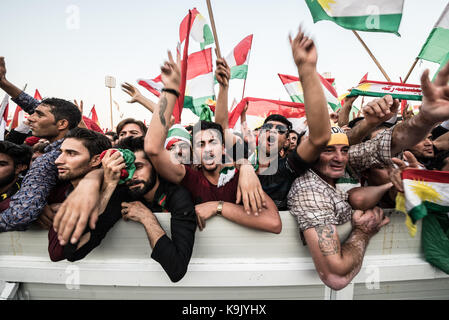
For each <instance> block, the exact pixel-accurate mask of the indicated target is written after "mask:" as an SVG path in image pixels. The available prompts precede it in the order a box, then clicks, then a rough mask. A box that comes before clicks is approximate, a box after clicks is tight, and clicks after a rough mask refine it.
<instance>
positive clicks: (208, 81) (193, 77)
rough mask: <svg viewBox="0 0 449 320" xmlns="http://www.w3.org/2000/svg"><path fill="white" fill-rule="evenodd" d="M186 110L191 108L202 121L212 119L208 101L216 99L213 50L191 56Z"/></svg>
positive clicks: (185, 103)
mask: <svg viewBox="0 0 449 320" xmlns="http://www.w3.org/2000/svg"><path fill="white" fill-rule="evenodd" d="M187 65H188V67H187V77H186V79H187V81H186V90H185V98H184V108H189V109H190V110H192V112H193V113H194V114H196V115H197V116H199V117H200V119H202V120H206V119H209V120H210V119H211V116H212V115H211V111H210V109H209V107H208V106H207V102H206V101H208V100H214V99H215V92H214V74H213V69H212V49H211V48H207V49H205V50H202V51H198V52H195V53H192V54H191V55H189V58H188V62H187Z"/></svg>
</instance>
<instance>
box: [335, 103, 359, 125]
mask: <svg viewBox="0 0 449 320" xmlns="http://www.w3.org/2000/svg"><path fill="white" fill-rule="evenodd" d="M357 98H358V96H354V97H349V98H346V99H345V103H344V104H343V106H342V107H341V110H340V112H339V114H338V126H339V127H343V126H347V125H348V123H349V113H350V112H351V109H352V105H353V104H354V101H355V99H357Z"/></svg>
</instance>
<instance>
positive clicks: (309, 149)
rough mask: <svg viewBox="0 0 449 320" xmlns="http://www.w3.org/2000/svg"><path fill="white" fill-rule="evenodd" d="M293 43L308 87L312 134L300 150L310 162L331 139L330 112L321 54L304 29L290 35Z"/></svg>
mask: <svg viewBox="0 0 449 320" xmlns="http://www.w3.org/2000/svg"><path fill="white" fill-rule="evenodd" d="M290 44H291V47H292V53H293V59H294V61H295V64H296V66H297V67H298V73H299V78H300V80H301V85H302V88H303V91H304V104H305V109H306V119H307V123H308V126H309V137H308V138H306V139H304V140H303V142H301V143H300V144H299V145H298V147H297V149H296V150H297V152H298V155H299V156H300V157H301V158H302V159H303V160H304V161H306V162H309V163H310V162H313V161H315V160H316V159H317V158H318V157H319V154H320V152H321V151H322V149H323V148H324V147H325V146H326V144H327V142H328V141H329V139H330V134H331V126H330V120H329V112H328V110H327V101H326V97H325V96H324V92H323V88H322V87H321V81H320V78H319V77H318V73H317V71H316V63H317V59H318V55H317V50H316V47H315V44H314V43H313V40H312V39H310V38H308V37H306V36H305V35H304V33H303V32H302V31H301V29H300V30H299V32H298V34H297V36H296V37H295V38H294V39H293V40H292V38H291V37H290Z"/></svg>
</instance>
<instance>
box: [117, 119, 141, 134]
mask: <svg viewBox="0 0 449 320" xmlns="http://www.w3.org/2000/svg"><path fill="white" fill-rule="evenodd" d="M130 123H134V124H136V125H138V126H139V128H140V130H141V131H142V132H143V135H145V134H146V133H147V126H146V125H145V123H143V122H142V121H140V120H136V119H133V118H126V119H123V120H122V121H120V122H119V124H118V125H117V130H116V131H117V135H118V136H120V132H121V131H122V130H123V127H124V126H126V125H127V124H130Z"/></svg>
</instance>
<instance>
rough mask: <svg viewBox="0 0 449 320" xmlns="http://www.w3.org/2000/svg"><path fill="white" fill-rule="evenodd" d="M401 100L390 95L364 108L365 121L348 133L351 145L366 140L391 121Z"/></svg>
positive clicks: (358, 123) (361, 121)
mask: <svg viewBox="0 0 449 320" xmlns="http://www.w3.org/2000/svg"><path fill="white" fill-rule="evenodd" d="M399 105H400V104H399V100H397V99H394V100H393V97H392V96H390V95H386V96H384V97H382V98H379V99H375V100H373V101H371V102H369V103H368V104H366V106H364V107H363V108H362V111H363V116H364V117H365V118H364V119H362V120H360V121H359V122H357V124H356V125H355V126H354V128H352V129H351V130H350V131H349V133H348V140H349V144H350V145H354V144H358V143H361V142H362V141H363V139H365V137H367V136H368V135H369V134H370V133H371V132H372V131H373V130H374V129H375V128H376V127H377V126H378V125H380V124H382V123H383V122H385V121H388V120H390V119H391V118H392V117H393V116H394V115H395V114H396V113H397V112H398V108H399Z"/></svg>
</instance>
